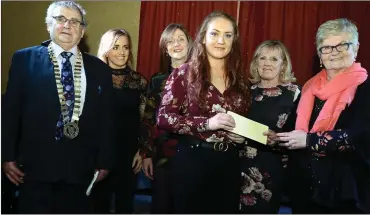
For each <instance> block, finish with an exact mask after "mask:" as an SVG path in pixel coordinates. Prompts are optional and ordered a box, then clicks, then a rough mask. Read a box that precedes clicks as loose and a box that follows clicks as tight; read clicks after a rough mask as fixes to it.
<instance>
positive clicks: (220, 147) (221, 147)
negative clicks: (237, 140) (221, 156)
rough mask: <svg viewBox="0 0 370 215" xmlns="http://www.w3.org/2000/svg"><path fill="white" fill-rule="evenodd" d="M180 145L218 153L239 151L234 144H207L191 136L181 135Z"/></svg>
mask: <svg viewBox="0 0 370 215" xmlns="http://www.w3.org/2000/svg"><path fill="white" fill-rule="evenodd" d="M178 140H179V145H183V146H187V147H189V146H190V148H206V149H213V150H215V151H218V152H226V151H229V150H230V149H237V147H236V146H235V145H234V144H232V143H225V142H217V143H216V142H206V141H204V140H201V139H199V138H196V137H193V136H189V135H181V136H179V138H178Z"/></svg>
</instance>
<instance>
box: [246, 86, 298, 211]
mask: <svg viewBox="0 0 370 215" xmlns="http://www.w3.org/2000/svg"><path fill="white" fill-rule="evenodd" d="M299 92H300V90H299V88H298V86H297V85H294V84H287V85H278V86H277V87H273V88H259V87H257V85H253V86H252V87H251V93H252V104H251V107H250V110H249V112H248V115H247V117H248V118H249V119H251V120H254V121H256V122H259V123H262V124H265V125H267V126H268V127H269V129H270V130H273V131H275V132H277V133H278V132H282V131H291V130H293V129H294V122H295V118H296V115H295V111H296V107H297V103H298V101H299V95H300V93H299ZM284 152H286V150H285V148H280V147H278V144H276V145H274V146H267V145H263V144H261V143H257V142H255V141H252V140H249V139H248V140H247V144H246V145H245V146H244V148H243V149H242V150H241V151H240V157H241V169H242V178H243V180H242V190H241V191H242V193H241V196H240V206H241V211H242V212H243V213H244V212H245V213H278V210H279V207H280V202H281V196H282V193H283V189H284V185H283V182H284V178H283V177H284V168H283V167H284V162H283V160H284V161H285V159H283V158H284V157H286V156H284V154H285V153H284ZM257 176H260V177H257Z"/></svg>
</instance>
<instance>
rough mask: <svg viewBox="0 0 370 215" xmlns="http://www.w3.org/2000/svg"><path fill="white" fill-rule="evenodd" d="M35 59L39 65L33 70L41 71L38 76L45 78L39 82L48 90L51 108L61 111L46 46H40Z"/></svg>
mask: <svg viewBox="0 0 370 215" xmlns="http://www.w3.org/2000/svg"><path fill="white" fill-rule="evenodd" d="M37 61H39V63H37V64H36V65H40V67H38V68H37V67H36V68H37V70H38V71H35V72H38V73H41V74H40V77H42V79H43V80H45V81H43V82H41V83H40V84H43V85H44V89H45V90H46V91H48V92H50V93H48V94H49V95H50V97H49V100H50V101H51V103H52V104H53V108H55V110H56V111H57V112H60V111H61V109H60V101H59V97H58V91H57V86H56V81H55V75H54V65H53V63H52V62H51V59H50V57H49V52H48V49H47V47H45V46H41V48H40V51H39V55H38V58H37V59H36V62H37ZM45 99H46V98H45ZM54 104H55V105H54ZM58 116H59V113H58Z"/></svg>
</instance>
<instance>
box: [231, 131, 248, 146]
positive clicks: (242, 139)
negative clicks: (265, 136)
mask: <svg viewBox="0 0 370 215" xmlns="http://www.w3.org/2000/svg"><path fill="white" fill-rule="evenodd" d="M227 136H228V137H229V138H230V140H232V141H233V142H234V143H240V144H241V143H244V142H245V137H243V136H240V135H238V134H234V133H231V132H230V133H229V134H227Z"/></svg>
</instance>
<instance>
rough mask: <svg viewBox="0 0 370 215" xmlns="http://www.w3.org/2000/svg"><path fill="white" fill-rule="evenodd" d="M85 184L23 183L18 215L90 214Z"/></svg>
mask: <svg viewBox="0 0 370 215" xmlns="http://www.w3.org/2000/svg"><path fill="white" fill-rule="evenodd" d="M87 187H88V185H85V184H68V183H66V182H55V183H51V182H39V181H25V182H24V183H23V184H22V185H21V186H20V194H19V213H21V214H30V213H31V214H41V213H48V214H52V213H63V214H71V213H73V214H77V213H91V210H90V209H91V208H90V207H89V201H88V197H87V196H86V190H87Z"/></svg>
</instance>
